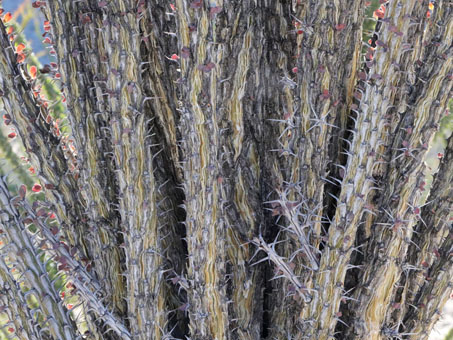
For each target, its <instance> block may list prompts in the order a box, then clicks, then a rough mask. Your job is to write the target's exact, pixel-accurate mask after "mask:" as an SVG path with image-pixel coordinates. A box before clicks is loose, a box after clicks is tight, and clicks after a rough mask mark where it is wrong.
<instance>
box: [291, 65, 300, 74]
mask: <svg viewBox="0 0 453 340" xmlns="http://www.w3.org/2000/svg"><path fill="white" fill-rule="evenodd" d="M298 70H299V69H298V68H297V66H296V67H293V68H292V70H291V71H293V73H297V71H298Z"/></svg>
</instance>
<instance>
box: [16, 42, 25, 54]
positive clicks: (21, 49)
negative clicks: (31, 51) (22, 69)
mask: <svg viewBox="0 0 453 340" xmlns="http://www.w3.org/2000/svg"><path fill="white" fill-rule="evenodd" d="M24 48H25V44H23V43H20V44H19V45H17V46H16V52H17V53H21V52H22V51H23V50H24Z"/></svg>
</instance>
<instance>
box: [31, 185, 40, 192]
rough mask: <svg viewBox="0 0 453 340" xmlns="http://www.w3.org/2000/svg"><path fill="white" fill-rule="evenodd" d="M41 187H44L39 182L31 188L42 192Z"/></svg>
mask: <svg viewBox="0 0 453 340" xmlns="http://www.w3.org/2000/svg"><path fill="white" fill-rule="evenodd" d="M41 189H42V187H41V186H40V185H39V184H35V185H33V188H31V190H32V191H33V192H40V191H41Z"/></svg>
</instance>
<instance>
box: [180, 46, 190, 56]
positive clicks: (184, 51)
mask: <svg viewBox="0 0 453 340" xmlns="http://www.w3.org/2000/svg"><path fill="white" fill-rule="evenodd" d="M181 57H183V58H185V59H187V58H189V57H190V49H189V48H188V47H186V46H184V47H183V48H182V49H181Z"/></svg>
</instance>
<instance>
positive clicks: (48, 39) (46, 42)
mask: <svg viewBox="0 0 453 340" xmlns="http://www.w3.org/2000/svg"><path fill="white" fill-rule="evenodd" d="M43 43H44V44H51V43H52V40H50V38H49V37H46V39H44V40H43Z"/></svg>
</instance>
